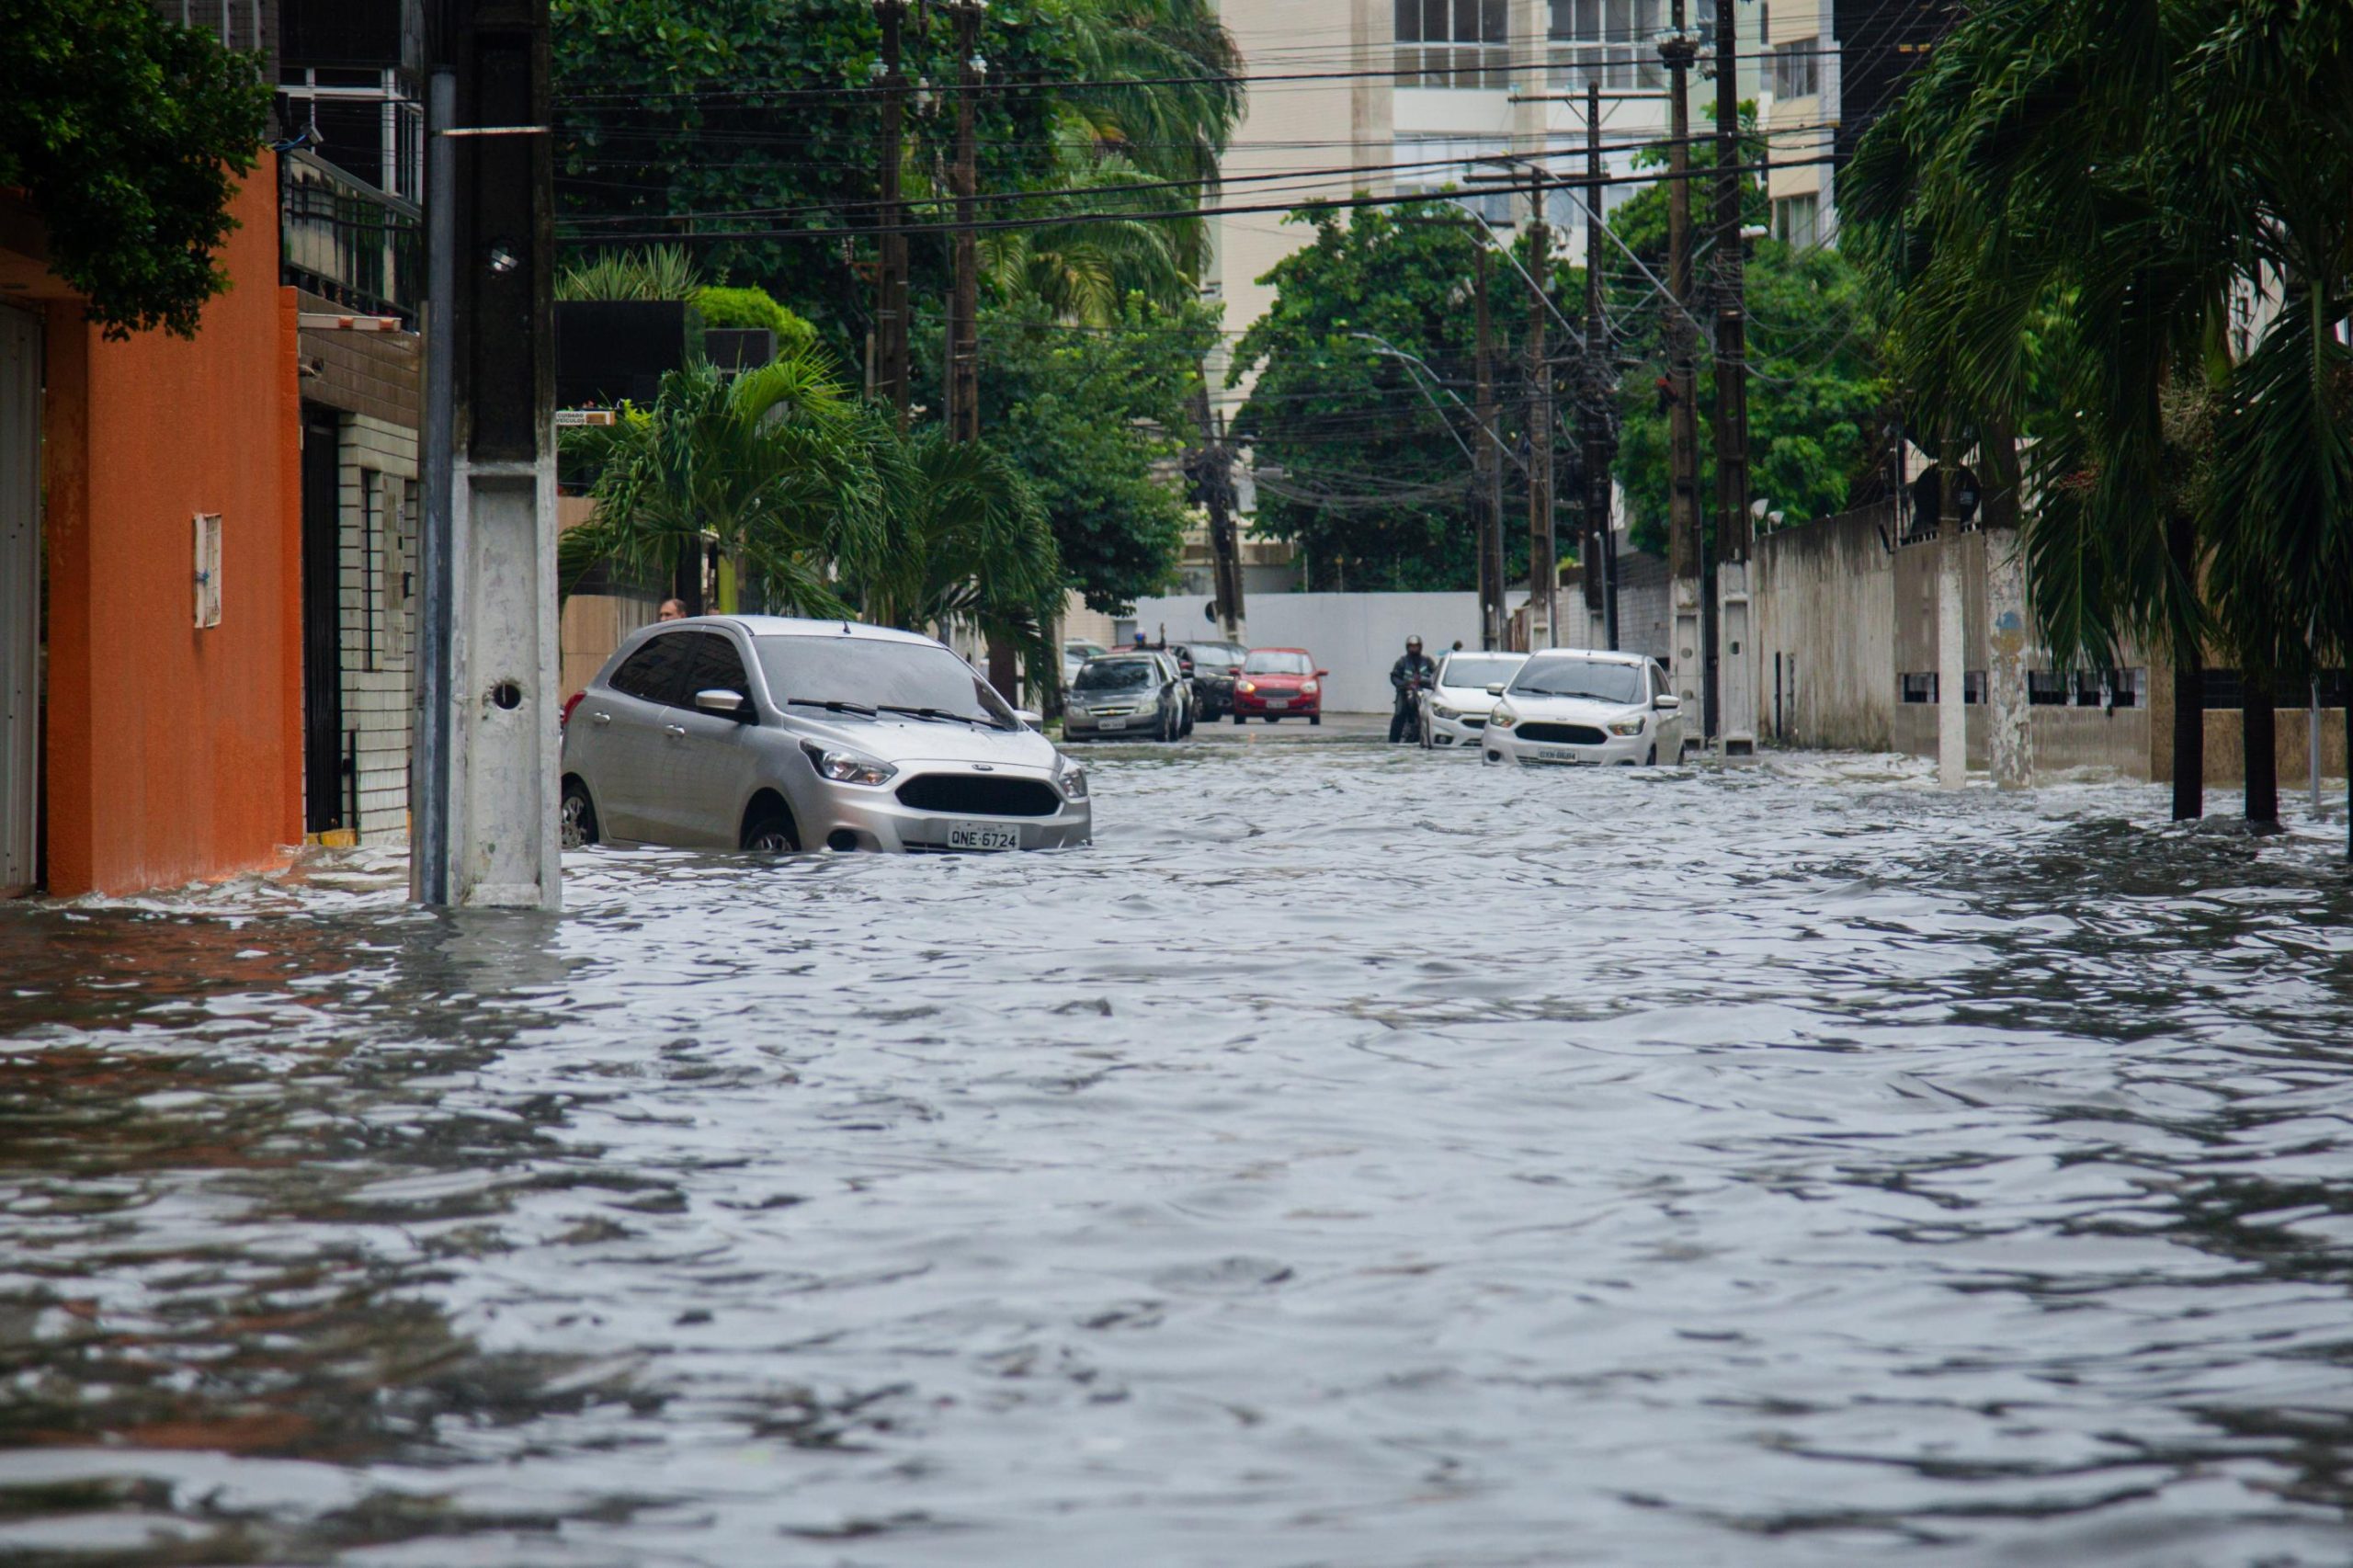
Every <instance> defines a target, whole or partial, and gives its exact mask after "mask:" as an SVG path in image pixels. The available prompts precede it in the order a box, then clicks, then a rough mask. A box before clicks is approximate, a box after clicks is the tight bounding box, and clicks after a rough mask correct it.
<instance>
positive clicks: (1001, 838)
mask: <svg viewBox="0 0 2353 1568" xmlns="http://www.w3.org/2000/svg"><path fill="white" fill-rule="evenodd" d="M948 847H949V848H950V849H1018V848H1020V847H1021V830H1020V829H1019V828H1017V827H999V826H997V825H996V824H995V823H985V822H951V823H949V824H948Z"/></svg>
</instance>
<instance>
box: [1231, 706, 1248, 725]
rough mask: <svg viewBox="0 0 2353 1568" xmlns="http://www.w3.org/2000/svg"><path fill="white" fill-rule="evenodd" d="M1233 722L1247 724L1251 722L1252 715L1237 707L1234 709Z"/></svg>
mask: <svg viewBox="0 0 2353 1568" xmlns="http://www.w3.org/2000/svg"><path fill="white" fill-rule="evenodd" d="M1233 722H1235V723H1237V724H1246V723H1248V722H1250V715H1249V714H1247V713H1245V712H1244V711H1242V710H1240V709H1239V708H1237V709H1235V710H1233Z"/></svg>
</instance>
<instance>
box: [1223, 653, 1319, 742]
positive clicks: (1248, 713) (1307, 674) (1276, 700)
mask: <svg viewBox="0 0 2353 1568" xmlns="http://www.w3.org/2000/svg"><path fill="white" fill-rule="evenodd" d="M1331 673H1332V672H1331V671H1329V670H1319V669H1317V668H1316V667H1315V661H1314V660H1313V659H1312V658H1310V657H1309V656H1308V653H1307V650H1306V649H1304V648H1253V649H1251V650H1250V653H1249V654H1248V656H1247V657H1245V659H1244V660H1243V661H1242V673H1241V674H1240V675H1237V676H1234V677H1233V722H1235V723H1237V724H1246V723H1248V722H1250V721H1251V720H1253V719H1264V720H1265V721H1266V722H1267V723H1269V724H1272V723H1274V722H1277V721H1279V720H1283V719H1302V718H1303V719H1305V720H1306V721H1307V722H1309V723H1311V724H1320V723H1322V722H1324V676H1328V675H1330V674H1331Z"/></svg>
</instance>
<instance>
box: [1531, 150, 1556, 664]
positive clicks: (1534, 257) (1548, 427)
mask: <svg viewBox="0 0 2353 1568" xmlns="http://www.w3.org/2000/svg"><path fill="white" fill-rule="evenodd" d="M1528 200H1529V221H1528V272H1529V278H1531V279H1532V280H1533V283H1534V288H1533V290H1532V295H1533V297H1532V298H1531V299H1530V300H1529V310H1528V393H1529V410H1528V574H1529V590H1530V595H1529V627H1528V646H1529V652H1531V653H1533V652H1535V651H1537V650H1539V649H1542V648H1557V647H1559V646H1560V645H1561V568H1560V565H1559V562H1558V560H1557V559H1556V557H1555V555H1554V553H1553V545H1552V356H1551V355H1550V354H1549V353H1548V352H1547V351H1546V348H1545V343H1544V310H1545V303H1546V301H1545V299H1544V286H1545V278H1546V276H1547V274H1548V273H1549V272H1550V271H1551V269H1552V259H1551V256H1550V255H1549V253H1548V251H1547V249H1546V246H1547V244H1548V243H1549V241H1550V235H1549V233H1547V231H1546V229H1545V226H1544V169H1543V165H1532V166H1531V167H1530V168H1529V172H1528ZM1539 614H1541V615H1542V617H1543V621H1544V624H1543V629H1542V630H1541V631H1539V630H1538V629H1537V626H1536V617H1537V616H1538V615H1539Z"/></svg>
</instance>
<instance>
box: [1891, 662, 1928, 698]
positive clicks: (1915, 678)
mask: <svg viewBox="0 0 2353 1568" xmlns="http://www.w3.org/2000/svg"><path fill="white" fill-rule="evenodd" d="M1896 678H1897V679H1898V680H1900V681H1902V682H1903V683H1904V684H1903V695H1904V701H1906V702H1934V701H1935V700H1936V699H1937V676H1936V672H1935V671H1934V670H1931V671H1929V672H1928V673H1927V674H1926V675H1906V676H1897V677H1896Z"/></svg>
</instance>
